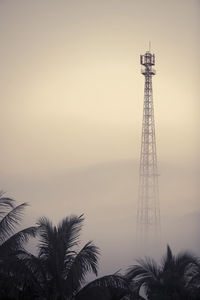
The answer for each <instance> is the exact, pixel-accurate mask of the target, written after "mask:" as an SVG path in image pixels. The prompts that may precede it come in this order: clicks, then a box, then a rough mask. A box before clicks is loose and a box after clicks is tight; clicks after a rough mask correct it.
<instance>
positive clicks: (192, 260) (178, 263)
mask: <svg viewBox="0 0 200 300" xmlns="http://www.w3.org/2000/svg"><path fill="white" fill-rule="evenodd" d="M197 265H198V258H197V257H196V256H195V255H193V254H192V253H190V252H187V251H185V252H181V253H179V254H178V255H177V256H176V257H175V258H174V266H175V269H176V271H177V272H178V273H179V274H180V275H183V274H184V273H185V272H186V271H187V270H188V269H192V268H195V267H196V266H197Z"/></svg>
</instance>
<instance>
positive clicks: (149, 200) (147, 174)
mask: <svg viewBox="0 0 200 300" xmlns="http://www.w3.org/2000/svg"><path fill="white" fill-rule="evenodd" d="M140 64H141V65H142V70H141V73H142V74H143V75H144V77H145V84H144V106H143V122H142V140H141V153H140V170H139V197H138V207H137V237H138V242H139V243H141V242H142V244H144V243H145V244H146V245H148V243H149V241H150V239H151V240H152V239H153V240H154V239H155V238H156V237H158V233H159V231H160V208H159V193H158V170H157V154H156V136H155V123H154V107H153V90H152V77H153V75H155V74H156V71H155V70H154V69H153V68H152V66H154V65H155V55H154V54H151V52H150V49H149V51H147V52H146V53H145V54H144V55H140Z"/></svg>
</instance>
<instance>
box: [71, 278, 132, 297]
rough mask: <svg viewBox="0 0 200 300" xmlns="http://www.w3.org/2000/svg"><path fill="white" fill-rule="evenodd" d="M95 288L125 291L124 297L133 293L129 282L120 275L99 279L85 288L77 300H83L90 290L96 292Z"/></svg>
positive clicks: (79, 293)
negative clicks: (82, 297) (83, 296)
mask: <svg viewBox="0 0 200 300" xmlns="http://www.w3.org/2000/svg"><path fill="white" fill-rule="evenodd" d="M94 288H105V290H110V291H114V290H118V291H123V294H124V295H128V294H129V293H131V291H130V289H129V283H128V282H127V280H126V279H125V278H124V277H123V276H122V275H120V274H118V275H117V274H113V275H107V276H103V277H100V278H97V279H95V280H94V281H92V282H90V283H89V284H87V285H86V286H84V288H82V289H81V290H80V291H79V292H78V294H77V295H76V297H77V299H81V296H82V295H84V294H85V293H86V292H89V290H94ZM96 291H98V289H97V290H96ZM109 299H110V298H109ZM120 299H121V297H120Z"/></svg>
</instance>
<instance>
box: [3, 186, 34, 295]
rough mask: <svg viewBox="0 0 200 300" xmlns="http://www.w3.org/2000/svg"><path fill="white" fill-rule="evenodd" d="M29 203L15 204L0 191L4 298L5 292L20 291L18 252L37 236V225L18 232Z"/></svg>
mask: <svg viewBox="0 0 200 300" xmlns="http://www.w3.org/2000/svg"><path fill="white" fill-rule="evenodd" d="M27 205H28V204H27V203H22V204H20V205H18V206H15V201H14V200H13V199H11V198H8V197H4V193H3V192H0V291H1V292H0V296H1V297H4V298H5V295H4V296H3V294H4V293H5V294H6V295H7V296H8V295H9V294H12V293H13V294H14V293H15V292H16V291H18V285H17V282H18V283H19V278H18V280H16V276H15V275H16V272H15V271H16V269H15V264H14V262H16V261H18V253H19V252H21V253H22V252H24V251H25V248H24V246H25V244H26V242H27V241H28V240H29V238H30V237H35V235H36V232H37V227H28V228H25V229H23V230H20V231H18V232H16V226H17V225H19V224H20V223H21V220H22V216H23V211H24V209H25V207H26V206H27ZM20 285H21V284H20Z"/></svg>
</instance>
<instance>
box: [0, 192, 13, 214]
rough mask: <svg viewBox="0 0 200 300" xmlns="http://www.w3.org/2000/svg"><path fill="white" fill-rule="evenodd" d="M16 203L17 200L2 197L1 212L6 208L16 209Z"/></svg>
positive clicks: (0, 199) (0, 201) (0, 198)
mask: <svg viewBox="0 0 200 300" xmlns="http://www.w3.org/2000/svg"><path fill="white" fill-rule="evenodd" d="M14 203H15V200H13V199H11V198H8V197H2V196H1V195H0V210H1V209H3V208H5V207H9V208H14Z"/></svg>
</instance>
